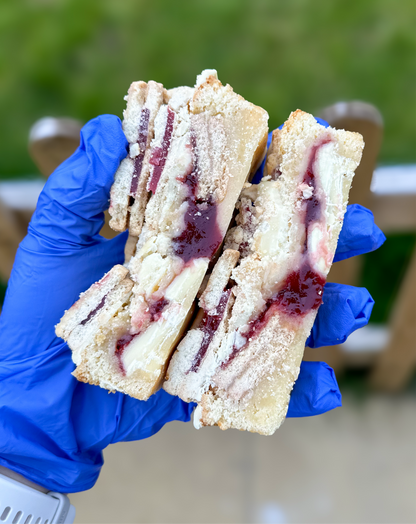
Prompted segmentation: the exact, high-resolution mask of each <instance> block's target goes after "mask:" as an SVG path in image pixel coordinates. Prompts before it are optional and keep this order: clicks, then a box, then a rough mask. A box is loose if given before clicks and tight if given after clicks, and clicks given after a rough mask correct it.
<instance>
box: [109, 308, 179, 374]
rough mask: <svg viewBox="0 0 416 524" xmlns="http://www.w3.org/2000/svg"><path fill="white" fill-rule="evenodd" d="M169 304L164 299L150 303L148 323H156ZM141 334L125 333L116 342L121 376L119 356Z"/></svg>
mask: <svg viewBox="0 0 416 524" xmlns="http://www.w3.org/2000/svg"><path fill="white" fill-rule="evenodd" d="M168 304H169V300H167V299H165V298H159V299H157V300H154V301H151V302H150V305H149V308H148V312H149V314H150V322H157V321H158V320H159V318H160V317H161V316H162V312H163V310H164V309H165V307H166V306H167V305H168ZM140 334H141V331H140V332H139V333H135V334H134V335H130V333H126V334H125V335H123V336H122V337H121V338H119V339H118V340H117V342H116V351H115V355H116V357H117V359H118V363H119V368H120V371H121V373H122V374H123V375H125V374H126V372H125V369H124V366H123V362H122V360H121V356H122V354H123V352H124V350H125V349H126V347H127V346H128V345H129V344H130V342H131V341H132V340H133V338H136V337H138V336H139V335H140Z"/></svg>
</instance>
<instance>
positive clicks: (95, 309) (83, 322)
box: [80, 295, 107, 326]
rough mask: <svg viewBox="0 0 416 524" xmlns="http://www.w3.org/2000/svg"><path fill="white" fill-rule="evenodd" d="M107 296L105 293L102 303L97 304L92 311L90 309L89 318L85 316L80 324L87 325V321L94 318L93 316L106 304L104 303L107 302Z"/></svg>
mask: <svg viewBox="0 0 416 524" xmlns="http://www.w3.org/2000/svg"><path fill="white" fill-rule="evenodd" d="M106 298H107V295H104V296H103V298H102V299H101V301H100V303H99V304H98V305H97V307H96V308H94V309H93V310H92V311H90V312H89V313H88V316H87V318H84V320H82V321H81V322H80V325H81V326H85V324H86V323H87V322H89V321H90V320H91V319H92V318H93V317H94V316H95V315H96V314H97V313H98V311H99V310H100V309H101V308H102V307H103V306H104V304H105V299H106Z"/></svg>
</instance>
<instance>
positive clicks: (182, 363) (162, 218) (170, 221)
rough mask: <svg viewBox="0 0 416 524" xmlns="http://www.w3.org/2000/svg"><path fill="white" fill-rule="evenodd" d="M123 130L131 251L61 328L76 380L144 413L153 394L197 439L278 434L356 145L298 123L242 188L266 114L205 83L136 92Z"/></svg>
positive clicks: (118, 183)
mask: <svg viewBox="0 0 416 524" xmlns="http://www.w3.org/2000/svg"><path fill="white" fill-rule="evenodd" d="M123 129H124V132H125V134H126V137H127V139H128V141H129V143H130V149H129V155H128V157H127V158H126V159H125V160H123V162H122V163H121V165H120V167H119V170H118V171H117V173H116V175H115V180H114V184H113V187H112V190H111V203H110V214H111V216H112V220H111V222H110V225H111V226H112V227H113V228H114V229H115V230H118V231H123V230H124V229H126V228H128V229H129V232H130V235H131V236H130V238H129V242H128V250H129V253H128V257H126V263H125V267H124V266H115V267H114V268H113V269H112V270H111V271H110V272H109V273H108V274H107V275H105V276H104V277H103V278H102V279H101V281H100V282H97V283H96V284H94V285H93V286H92V287H91V288H90V289H89V290H88V291H86V292H85V293H84V294H83V295H82V296H81V297H80V299H79V300H78V302H77V303H76V304H74V305H73V306H72V308H71V309H70V310H68V311H67V312H66V313H65V315H64V317H63V318H62V320H61V322H60V324H58V326H57V328H56V332H57V334H58V335H59V336H61V337H62V338H64V339H65V340H67V341H68V344H69V346H70V347H71V349H72V351H73V359H74V362H75V363H76V365H77V368H76V370H75V371H74V375H75V376H76V377H77V378H78V379H79V380H83V381H85V382H90V383H92V384H98V385H100V386H101V387H104V388H107V389H109V390H118V391H122V392H124V393H127V394H129V395H131V396H134V397H136V398H139V399H143V400H145V399H147V398H149V396H150V395H151V394H152V393H154V392H155V391H156V390H157V389H159V388H160V387H161V385H162V384H163V387H164V389H165V390H166V391H168V392H169V393H171V394H175V395H178V396H180V397H181V398H182V399H183V400H185V401H187V402H190V401H195V402H197V403H198V407H197V410H196V414H195V421H196V425H199V426H201V425H218V426H220V427H221V428H222V429H227V428H230V427H234V428H238V429H243V430H249V431H256V432H259V433H262V434H272V433H273V432H274V431H275V430H276V429H277V427H279V425H280V424H281V422H282V421H283V419H284V417H285V415H286V411H287V407H288V403H289V397H290V392H291V390H292V388H293V384H294V382H295V380H296V378H297V376H298V373H299V366H300V362H301V360H302V355H303V350H304V346H305V341H306V339H307V337H308V335H309V333H310V330H311V328H312V325H313V322H314V319H315V316H316V313H317V309H318V307H319V305H320V304H321V302H322V292H323V285H324V283H325V279H326V276H327V274H328V271H329V269H330V266H331V263H332V260H333V257H334V254H335V249H336V245H337V240H338V235H339V233H340V230H341V226H342V221H343V216H344V213H345V211H346V205H347V200H348V192H349V189H350V186H351V181H352V177H353V175H354V171H355V169H356V167H357V166H358V164H359V162H360V158H361V153H362V149H363V141H362V137H361V136H360V135H358V134H355V133H349V132H346V131H336V130H334V129H331V128H324V127H323V126H321V125H320V124H318V123H317V122H316V121H315V119H314V118H313V117H312V116H311V115H308V114H307V113H303V112H302V111H299V110H298V111H295V112H294V113H292V114H291V115H290V117H289V119H288V121H287V122H286V123H285V125H284V127H283V129H282V130H276V131H274V133H273V138H272V143H271V146H270V148H269V151H268V155H267V160H266V165H265V172H264V176H263V179H262V181H261V182H260V184H258V185H251V184H249V183H247V180H249V179H250V174H251V173H253V172H254V171H255V170H256V169H257V167H258V166H259V164H260V162H261V160H262V159H263V157H264V154H265V147H266V140H267V113H266V112H265V111H264V110H263V109H261V108H259V107H257V106H254V105H253V104H250V103H249V102H247V101H245V100H244V99H243V98H242V97H240V96H239V95H237V94H235V93H234V92H233V90H232V88H231V87H230V86H228V85H227V86H225V87H224V86H222V84H221V83H220V82H219V81H218V79H217V76H216V72H215V71H204V72H203V73H202V74H201V75H200V76H199V77H198V79H197V84H196V86H195V88H189V87H179V88H176V89H172V90H169V91H167V90H165V89H164V88H163V86H162V85H161V84H157V83H155V82H149V83H148V84H145V83H144V82H136V83H134V84H132V86H131V87H130V90H129V94H128V96H127V109H126V111H125V114H124V123H123ZM235 207H237V210H238V214H237V215H236V217H235V219H234V222H233V223H232V224H231V226H232V227H231V229H229V227H230V223H231V221H232V219H233V213H234V209H235ZM228 229H229V230H228ZM227 230H228V233H227ZM224 237H225V244H224V246H223V248H221V246H222V244H223V239H224ZM214 261H216V263H215V264H214ZM210 262H211V264H210ZM208 269H210V275H209V278H208V276H206V274H207V271H208ZM197 294H198V296H199V303H198V305H199V309H198V310H197V311H196V312H194V309H195V307H194V306H195V304H194V303H195V298H196V296H197ZM188 326H190V328H189V330H188V331H186V330H187V327H188ZM178 344H179V345H178ZM175 348H176V351H175ZM173 352H174V353H173ZM172 353H173V357H172V358H171V355H172ZM169 362H170V363H169ZM168 365H169V369H168V371H167V373H166V369H167V367H168ZM164 380H165V382H164ZM163 382H164V383H163Z"/></svg>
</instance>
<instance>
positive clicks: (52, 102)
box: [0, 0, 416, 178]
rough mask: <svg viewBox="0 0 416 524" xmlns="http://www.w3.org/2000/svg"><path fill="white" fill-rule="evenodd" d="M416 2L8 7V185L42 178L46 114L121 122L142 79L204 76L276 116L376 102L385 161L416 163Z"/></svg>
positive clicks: (1, 157) (1, 46)
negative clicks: (32, 143)
mask: <svg viewBox="0 0 416 524" xmlns="http://www.w3.org/2000/svg"><path fill="white" fill-rule="evenodd" d="M415 14H416V13H415V3H414V0H400V2H395V1H394V0H365V1H362V0H348V1H347V0H339V1H337V2H333V1H330V0H320V1H311V0H292V1H290V2H289V1H288V0H279V1H277V0H210V1H202V0H194V1H191V0H185V1H179V2H178V1H177V2H171V1H168V0H153V1H152V2H146V1H143V0H122V1H118V2H115V1H114V0H100V1H98V0H71V1H69V0H55V1H52V0H19V1H15V2H7V1H6V2H0V78H1V81H0V114H1V116H2V126H1V127H0V178H11V177H21V176H26V175H28V174H31V173H35V172H36V168H35V166H34V164H33V163H32V162H31V160H30V158H29V155H28V154H27V135H28V130H29V128H30V126H31V125H32V124H33V122H34V121H35V120H37V119H38V118H40V117H42V116H46V115H51V116H72V117H75V118H79V119H81V120H83V121H87V120H89V119H90V118H93V117H94V116H96V115H98V114H101V113H114V114H117V115H119V116H121V115H122V111H123V108H124V105H125V103H124V101H123V96H124V95H125V93H126V91H127V88H128V86H129V84H130V83H131V82H132V81H133V80H139V79H143V80H148V79H154V80H158V81H160V82H163V83H164V84H165V85H166V86H167V87H174V86H176V85H183V84H188V85H193V84H194V82H195V78H196V74H197V73H199V72H200V71H201V70H202V69H204V68H216V69H217V70H218V72H219V77H220V79H221V80H222V81H223V83H230V84H231V85H232V86H233V87H234V89H235V90H236V91H237V92H238V93H241V94H242V95H243V96H244V97H246V98H247V99H249V100H250V101H252V102H254V103H256V104H259V105H261V106H263V107H265V108H266V109H267V111H268V112H269V114H270V126H271V127H276V126H278V125H279V124H280V123H282V122H283V121H284V120H285V119H286V118H287V116H288V114H289V113H290V111H292V110H294V109H296V108H298V107H299V108H302V109H304V110H306V111H309V112H314V113H316V112H317V111H318V110H319V109H320V108H322V107H325V106H326V105H328V104H331V103H334V102H336V101H339V100H352V99H361V100H365V101H368V102H371V103H373V104H375V105H376V106H377V107H378V108H379V109H380V110H381V112H382V114H383V116H384V119H385V138H384V143H383V149H382V152H381V157H380V161H381V162H384V163H386V162H388V163H391V162H397V163H406V162H414V161H415V147H414V146H415V134H416V129H415V128H416V119H415V115H416V98H415V96H414V87H415V72H416V67H415V40H416V31H415V27H416V26H415V18H416V16H415Z"/></svg>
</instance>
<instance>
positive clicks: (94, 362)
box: [57, 70, 268, 399]
mask: <svg viewBox="0 0 416 524" xmlns="http://www.w3.org/2000/svg"><path fill="white" fill-rule="evenodd" d="M267 120H268V115H267V113H266V111H264V110H263V109H262V108H260V107H257V106H255V105H253V104H251V103H249V102H247V101H246V100H244V99H243V98H242V97H241V96H239V95H237V94H236V93H234V92H233V90H232V88H231V87H230V86H229V85H227V86H223V85H222V84H221V82H220V81H219V80H218V78H217V74H216V71H214V70H208V71H204V72H203V73H202V74H201V75H200V76H199V77H198V79H197V84H196V86H195V87H194V88H190V87H178V88H175V89H171V90H166V89H164V88H163V86H162V85H161V84H157V83H156V82H149V83H148V84H145V83H144V82H136V83H134V84H132V86H131V87H130V89H129V93H128V96H127V109H126V111H125V114H124V122H123V129H124V132H125V134H126V137H127V139H128V141H129V155H128V157H127V158H126V159H125V160H123V162H122V163H121V164H120V167H119V170H118V171H117V173H116V175H115V180H114V184H113V186H112V189H111V200H110V209H109V212H110V215H111V216H112V219H111V222H110V225H111V226H112V227H113V228H114V229H116V230H118V231H122V230H124V229H126V228H128V229H129V232H130V234H131V237H130V240H129V245H128V246H127V249H126V252H127V254H128V258H129V261H128V263H127V264H126V267H123V266H116V267H115V268H113V270H112V271H110V274H112V273H115V272H117V273H119V272H121V271H123V270H124V271H125V272H126V275H125V277H124V280H122V281H120V282H119V283H117V284H116V285H115V287H114V291H113V292H114V293H116V292H118V290H119V288H120V286H121V285H123V286H125V287H126V289H127V287H128V288H129V291H128V294H127V293H126V294H125V295H123V296H124V297H125V300H124V302H123V303H119V302H117V304H118V309H115V307H114V308H113V309H111V312H112V317H111V318H108V317H107V316H106V317H105V323H104V322H101V316H100V315H101V314H102V313H100V311H104V309H105V308H106V305H107V300H109V297H110V295H109V294H107V292H106V288H105V289H104V288H103V286H104V284H105V279H106V278H107V277H104V278H103V280H102V281H100V282H99V283H97V284H94V285H93V287H92V288H91V289H90V290H89V291H88V292H87V293H85V295H83V296H82V297H81V299H80V301H79V302H77V303H76V304H75V305H74V306H73V307H72V308H71V309H70V310H69V311H67V312H66V314H65V315H64V317H63V318H62V320H61V322H60V324H59V325H58V326H57V334H58V335H59V336H62V337H63V338H64V339H65V340H67V341H68V343H69V346H70V347H71V349H72V351H73V354H74V355H76V359H75V363H76V364H77V368H76V370H75V371H74V375H75V376H76V377H77V378H78V379H79V380H82V381H85V382H89V383H92V384H98V385H100V386H102V387H104V388H107V389H110V390H117V391H122V392H124V393H127V394H129V395H131V396H133V397H136V398H139V399H147V398H149V396H150V395H151V394H152V393H153V392H155V391H156V390H157V389H158V388H159V387H160V385H161V382H162V380H163V378H164V375H165V371H166V367H167V363H168V360H169V357H170V355H171V353H172V351H173V349H174V348H175V346H176V344H177V342H178V340H179V339H180V337H181V336H182V335H183V332H184V330H185V328H186V326H187V324H188V322H189V319H190V317H191V314H192V311H193V305H194V301H195V297H196V295H197V292H198V290H199V288H200V286H201V283H202V281H203V279H204V276H205V273H206V271H207V269H208V264H209V263H210V260H211V259H212V258H213V256H214V255H215V254H216V252H217V251H218V249H219V247H220V245H221V244H222V242H223V239H224V236H225V234H226V232H227V229H228V227H229V224H230V221H231V219H232V216H233V212H234V208H235V203H236V201H237V199H238V197H239V195H240V193H241V190H242V188H243V185H244V183H245V182H246V180H247V179H248V177H249V176H250V173H253V172H254V171H255V170H256V169H257V167H258V166H259V165H260V163H261V161H262V159H263V158H264V155H265V152H266V144H267V131H268V129H267ZM136 239H137V241H136ZM108 278H110V277H108ZM126 279H127V280H128V282H129V284H128V286H127V285H126V283H125V282H124V281H125V280H126ZM103 282H104V283H103ZM94 286H95V287H94ZM112 289H113V288H112ZM120 293H121V292H120ZM86 297H89V298H88V300H87V299H86ZM92 297H93V298H92ZM81 301H83V304H84V305H83V306H82V307H83V308H84V309H83V310H82V315H81V314H79V315H77V314H76V311H78V310H79V309H80V307H81V306H80V303H81ZM88 308H89V309H88ZM103 308H104V309H103ZM106 311H107V310H106ZM82 323H83V324H82ZM87 330H88V331H87ZM81 331H83V332H84V333H85V336H73V332H77V333H78V332H81ZM87 333H88V336H87V335H86V334H87Z"/></svg>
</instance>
